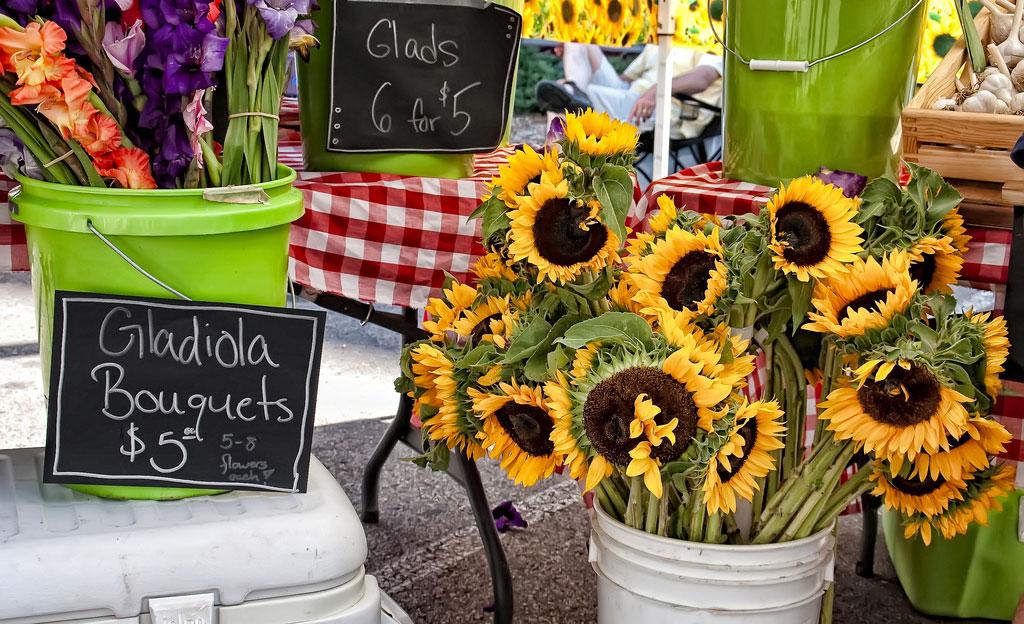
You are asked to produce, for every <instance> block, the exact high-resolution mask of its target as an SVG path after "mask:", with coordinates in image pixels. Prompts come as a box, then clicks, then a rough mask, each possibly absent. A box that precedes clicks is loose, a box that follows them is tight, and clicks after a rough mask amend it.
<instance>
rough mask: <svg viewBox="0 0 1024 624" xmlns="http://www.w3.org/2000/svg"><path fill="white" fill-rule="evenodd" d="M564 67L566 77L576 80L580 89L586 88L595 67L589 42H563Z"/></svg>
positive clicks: (571, 80) (570, 80)
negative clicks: (591, 60) (592, 62)
mask: <svg viewBox="0 0 1024 624" xmlns="http://www.w3.org/2000/svg"><path fill="white" fill-rule="evenodd" d="M563 45H564V47H563V48H562V67H563V68H564V73H565V79H566V80H568V81H569V82H574V83H576V85H577V86H578V87H579V88H580V89H586V88H587V87H588V86H589V85H590V81H591V79H592V78H593V76H594V68H593V65H591V63H590V51H589V50H588V48H589V47H590V44H588V43H570V42H567V43H565V44H563Z"/></svg>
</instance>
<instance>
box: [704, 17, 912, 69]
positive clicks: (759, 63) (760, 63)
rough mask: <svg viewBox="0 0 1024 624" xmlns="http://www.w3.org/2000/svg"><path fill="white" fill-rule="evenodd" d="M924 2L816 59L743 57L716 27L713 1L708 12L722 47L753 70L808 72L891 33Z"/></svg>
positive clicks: (709, 21) (715, 34)
mask: <svg viewBox="0 0 1024 624" xmlns="http://www.w3.org/2000/svg"><path fill="white" fill-rule="evenodd" d="M922 3H924V0H917V2H915V3H914V4H913V5H912V6H911V7H910V8H909V9H908V10H907V12H906V13H904V14H903V15H901V16H900V17H899V18H898V19H897V20H896V21H894V22H893V23H892V24H889V25H888V26H886V27H885V28H884V29H883V30H881V31H880V32H878V33H876V34H875V35H873V36H871V37H869V38H867V39H865V40H864V41H861V42H860V43H858V44H855V45H852V46H850V47H849V48H846V49H845V50H841V51H839V52H835V53H833V54H829V55H828V56H825V57H822V58H819V59H814V60H813V61H782V60H766V59H746V58H743V55H741V54H740V53H739V52H737V51H736V50H733V49H732V48H730V47H729V46H727V45H726V44H725V41H724V40H723V39H722V38H721V37H720V36H719V34H718V29H717V28H715V20H714V19H712V16H711V3H710V2H708V4H707V13H708V23H709V24H710V25H711V32H712V34H714V36H715V39H716V40H717V41H718V43H719V44H721V46H722V49H723V50H725V51H726V52H728V53H729V54H731V55H733V56H734V57H736V60H738V61H739V62H740V63H743V64H744V65H746V66H747V67H749V68H750V69H751V70H752V71H775V72H797V73H807V72H808V71H810V69H811V68H812V67H814V66H815V65H817V64H819V63H824V62H825V61H831V60H832V59H834V58H839V57H840V56H843V55H845V54H849V53H850V52H853V51H854V50H857V49H859V48H863V47H864V46H866V45H868V44H869V43H871V42H872V41H875V40H877V39H880V38H882V37H884V36H885V35H886V34H888V33H889V31H891V30H892V29H894V28H896V27H897V26H899V25H900V24H902V23H903V22H904V21H905V20H906V19H907V18H908V17H910V16H911V15H912V14H913V13H914V12H915V11H917V9H918V8H919V7H920V6H921V4H922ZM723 7H724V8H725V10H726V11H728V2H727V0H723Z"/></svg>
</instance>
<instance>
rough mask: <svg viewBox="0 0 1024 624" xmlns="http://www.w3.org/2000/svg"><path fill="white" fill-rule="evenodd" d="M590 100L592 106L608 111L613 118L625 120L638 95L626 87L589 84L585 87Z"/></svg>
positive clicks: (631, 110) (604, 111)
mask: <svg viewBox="0 0 1024 624" xmlns="http://www.w3.org/2000/svg"><path fill="white" fill-rule="evenodd" d="M587 95H588V96H589V97H590V101H591V102H593V103H594V108H595V109H596V110H598V111H601V112H603V113H608V114H609V115H611V116H612V117H614V118H615V119H621V120H622V121H626V120H627V119H628V118H629V114H630V113H631V112H633V105H634V104H636V101H637V100H638V99H640V96H639V95H637V94H636V93H633V92H632V91H630V90H628V89H622V88H618V87H605V86H601V85H596V84H595V85H591V86H590V87H589V88H588V89H587Z"/></svg>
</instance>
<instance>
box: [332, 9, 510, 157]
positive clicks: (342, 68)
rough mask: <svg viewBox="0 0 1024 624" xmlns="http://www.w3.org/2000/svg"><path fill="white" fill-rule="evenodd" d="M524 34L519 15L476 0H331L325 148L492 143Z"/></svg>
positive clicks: (500, 130) (484, 148) (504, 116)
mask: <svg viewBox="0 0 1024 624" xmlns="http://www.w3.org/2000/svg"><path fill="white" fill-rule="evenodd" d="M521 32H522V16H520V15H519V13H517V12H516V11H514V10H512V9H510V8H508V7H504V6H501V5H498V4H494V3H484V2H481V1H478V0H462V1H460V2H448V3H447V4H446V3H443V2H441V1H440V0H439V1H436V2H429V1H427V2H425V1H422V0H416V1H411V2H410V1H405V2H394V1H380V0H336V2H335V5H334V34H333V46H332V51H331V58H332V61H331V65H332V69H331V74H332V76H331V77H332V83H331V87H330V92H331V102H330V111H329V126H328V136H327V146H326V149H327V151H329V152H342V153H360V152H430V153H451V154H457V153H463V154H469V153H481V152H489V151H491V150H493V149H494V148H496V147H498V146H499V145H500V144H501V142H502V139H503V137H504V134H505V129H506V127H507V124H508V120H509V115H510V114H511V109H510V106H511V102H510V99H511V94H512V89H513V87H514V81H515V70H516V60H517V59H518V57H519V40H520V35H521Z"/></svg>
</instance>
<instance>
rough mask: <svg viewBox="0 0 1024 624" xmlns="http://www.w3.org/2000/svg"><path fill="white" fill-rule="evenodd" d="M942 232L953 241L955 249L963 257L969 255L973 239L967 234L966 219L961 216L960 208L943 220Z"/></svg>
mask: <svg viewBox="0 0 1024 624" xmlns="http://www.w3.org/2000/svg"><path fill="white" fill-rule="evenodd" d="M942 230H943V231H944V232H945V233H946V236H948V237H949V238H951V239H952V240H953V248H954V249H956V250H957V251H959V252H960V254H961V255H965V254H967V250H968V248H969V245H970V242H971V237H970V235H969V234H967V228H966V227H964V218H963V215H961V214H960V209H959V208H954V209H953V210H950V211H949V212H948V213H946V216H945V217H943V218H942Z"/></svg>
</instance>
